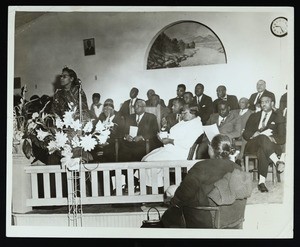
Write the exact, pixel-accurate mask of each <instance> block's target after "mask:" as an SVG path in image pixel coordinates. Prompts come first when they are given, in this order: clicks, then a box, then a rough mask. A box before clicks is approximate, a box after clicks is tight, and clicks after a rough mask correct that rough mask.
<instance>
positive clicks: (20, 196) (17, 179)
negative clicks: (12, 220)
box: [12, 153, 32, 213]
mask: <svg viewBox="0 0 300 247" xmlns="http://www.w3.org/2000/svg"><path fill="white" fill-rule="evenodd" d="M29 165H30V160H28V159H27V158H26V157H25V156H24V154H20V153H18V154H13V163H12V167H13V169H12V212H13V213H26V212H28V211H31V210H32V207H28V206H26V200H27V199H29V198H31V178H30V174H27V173H26V172H25V167H26V166H29Z"/></svg>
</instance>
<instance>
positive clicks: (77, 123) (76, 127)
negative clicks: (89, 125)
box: [70, 119, 82, 131]
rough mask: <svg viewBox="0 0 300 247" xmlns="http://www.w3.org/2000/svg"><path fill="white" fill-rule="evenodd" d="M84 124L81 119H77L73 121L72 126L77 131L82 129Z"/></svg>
mask: <svg viewBox="0 0 300 247" xmlns="http://www.w3.org/2000/svg"><path fill="white" fill-rule="evenodd" d="M81 126H82V124H81V123H80V121H79V119H77V120H76V121H72V122H71V124H70V127H71V128H73V129H74V130H75V131H76V130H80V129H81Z"/></svg>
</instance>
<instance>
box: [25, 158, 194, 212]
mask: <svg viewBox="0 0 300 247" xmlns="http://www.w3.org/2000/svg"><path fill="white" fill-rule="evenodd" d="M196 162H197V161H195V160H184V161H163V162H131V163H99V164H84V165H82V166H81V168H80V171H79V172H76V173H74V172H70V171H66V169H62V168H61V167H60V166H58V165H55V166H45V165H41V166H39V165H36V166H27V167H25V172H26V174H28V175H30V180H31V197H30V198H28V199H27V200H26V205H27V206H28V207H33V206H52V205H68V193H70V192H71V191H72V182H71V181H72V179H73V181H74V179H75V180H76V181H77V182H78V186H77V190H78V192H76V193H78V197H79V198H80V200H81V203H82V204H117V203H142V202H162V201H163V191H165V190H166V189H167V188H168V187H169V186H170V185H171V184H177V185H179V184H180V182H181V181H182V175H183V174H185V173H186V172H187V171H188V170H189V169H190V168H191V167H192V166H193V165H194V164H195V163H196ZM158 169H163V181H164V185H163V191H160V193H159V188H158V184H157V171H158ZM136 171H138V174H139V191H135V188H134V173H135V172H136ZM146 171H147V172H149V171H151V174H152V176H151V177H152V178H151V179H152V191H151V192H150V193H149V190H148V191H147V186H146ZM113 173H114V174H113ZM112 174H113V175H114V176H115V181H116V183H115V191H112V187H111V176H112ZM122 174H127V190H126V191H125V190H124V189H123V188H122V179H121V177H122ZM72 176H73V178H72ZM73 191H74V187H73Z"/></svg>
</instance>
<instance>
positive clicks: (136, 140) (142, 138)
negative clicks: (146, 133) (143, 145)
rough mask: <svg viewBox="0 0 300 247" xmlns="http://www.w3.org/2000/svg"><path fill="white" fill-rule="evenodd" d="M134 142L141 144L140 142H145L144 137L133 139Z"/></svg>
mask: <svg viewBox="0 0 300 247" xmlns="http://www.w3.org/2000/svg"><path fill="white" fill-rule="evenodd" d="M133 141H134V142H139V141H145V139H144V137H143V136H136V137H134V138H133Z"/></svg>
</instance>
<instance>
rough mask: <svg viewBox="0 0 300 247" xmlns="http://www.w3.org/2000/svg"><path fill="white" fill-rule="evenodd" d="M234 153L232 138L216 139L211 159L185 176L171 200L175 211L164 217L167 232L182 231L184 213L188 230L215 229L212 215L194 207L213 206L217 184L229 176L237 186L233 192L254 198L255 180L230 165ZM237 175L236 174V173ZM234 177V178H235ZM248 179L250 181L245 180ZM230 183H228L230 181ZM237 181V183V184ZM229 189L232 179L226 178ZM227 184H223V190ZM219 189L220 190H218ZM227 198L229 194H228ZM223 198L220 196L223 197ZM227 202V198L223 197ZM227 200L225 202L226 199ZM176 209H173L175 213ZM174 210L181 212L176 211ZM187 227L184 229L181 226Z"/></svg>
mask: <svg viewBox="0 0 300 247" xmlns="http://www.w3.org/2000/svg"><path fill="white" fill-rule="evenodd" d="M232 152H233V150H232V148H231V141H230V138H229V137H228V136H226V135H222V134H218V135H216V136H215V137H214V138H213V139H212V141H211V144H210V146H209V155H210V159H206V160H202V161H199V162H197V163H196V164H195V165H194V166H193V167H192V168H191V169H190V170H189V172H188V174H187V175H186V176H185V178H184V179H183V181H182V182H181V184H180V186H179V187H178V188H177V189H176V191H175V194H174V195H169V196H170V197H172V196H173V197H172V198H171V200H170V205H171V207H170V208H169V209H168V210H167V211H166V212H165V213H164V215H163V216H162V223H163V225H164V227H167V228H173V227H175V228H177V227H180V223H181V222H179V221H176V219H180V217H179V215H176V214H177V213H178V212H180V210H181V209H182V212H183V215H184V218H185V224H186V226H185V227H187V228H213V222H212V217H211V213H210V211H204V210H197V209H194V207H198V206H212V205H211V202H209V200H210V199H211V198H214V196H215V195H216V191H220V190H214V189H215V188H216V187H215V185H216V182H218V181H220V179H223V178H224V176H225V175H228V173H229V174H231V182H232V184H233V185H234V186H233V187H229V188H228V189H229V191H231V192H233V193H234V195H239V197H240V198H237V197H238V196H236V198H234V200H235V199H244V198H247V197H249V196H250V195H251V192H252V183H251V176H248V175H247V174H246V172H243V171H241V170H242V169H241V167H240V166H238V165H237V164H236V163H234V162H232V161H230V159H229V155H230V154H231V153H232ZM234 171H235V172H234ZM233 174H234V175H233ZM245 177H247V179H245ZM227 179H228V180H227ZM233 179H234V180H233ZM226 181H227V184H228V185H229V184H230V183H229V182H228V181H230V179H229V178H228V177H226ZM224 184H225V183H223V182H222V185H223V187H224V188H225V186H224ZM217 189H219V188H217ZM226 195H227V194H226ZM219 197H220V195H219ZM221 198H223V199H224V197H221ZM224 200H225V199H224ZM232 203H233V202H232ZM172 207H173V209H172ZM174 207H175V208H177V209H180V210H174ZM181 227H184V226H181Z"/></svg>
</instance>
